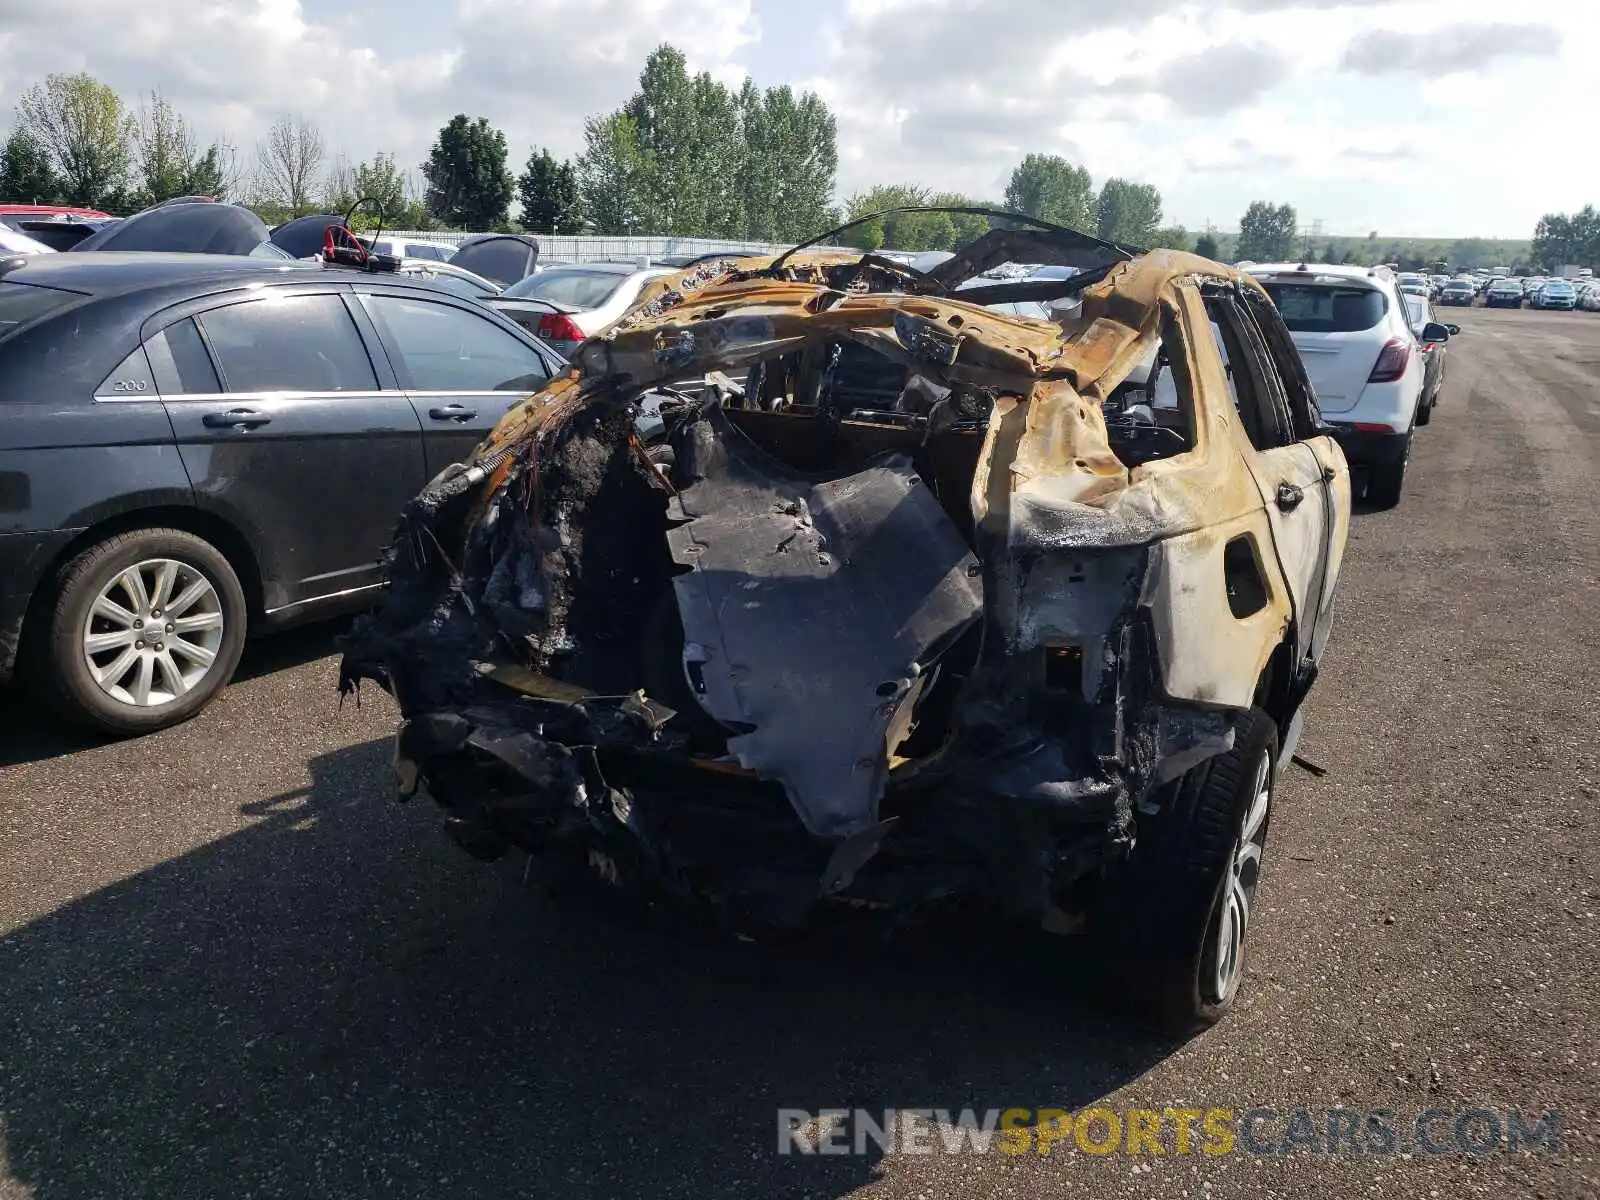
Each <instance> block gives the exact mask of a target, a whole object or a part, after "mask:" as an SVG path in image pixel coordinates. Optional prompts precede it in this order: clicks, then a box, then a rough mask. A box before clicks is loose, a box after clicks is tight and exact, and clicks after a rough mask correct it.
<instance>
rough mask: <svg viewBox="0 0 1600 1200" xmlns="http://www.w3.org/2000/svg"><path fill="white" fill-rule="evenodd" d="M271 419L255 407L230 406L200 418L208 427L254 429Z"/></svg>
mask: <svg viewBox="0 0 1600 1200" xmlns="http://www.w3.org/2000/svg"><path fill="white" fill-rule="evenodd" d="M271 420H272V418H271V417H268V416H263V415H262V414H261V413H258V412H257V411H256V410H255V409H253V408H230V409H229V410H228V411H227V412H220V413H207V414H206V415H205V416H203V417H201V418H200V423H201V424H202V425H204V426H205V427H206V428H207V429H254V428H256V427H257V426H258V425H266V424H268V423H269V422H270V421H271Z"/></svg>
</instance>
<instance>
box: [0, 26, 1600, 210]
mask: <svg viewBox="0 0 1600 1200" xmlns="http://www.w3.org/2000/svg"><path fill="white" fill-rule="evenodd" d="M0 8H3V9H5V10H7V15H6V16H5V18H4V19H3V20H0V114H3V113H6V112H8V111H9V110H10V109H11V107H12V105H13V103H14V101H15V99H16V96H17V95H18V94H19V93H20V91H21V90H22V89H23V88H25V87H26V86H28V85H29V84H30V83H32V82H34V81H35V80H36V79H38V78H39V77H41V76H42V75H43V74H44V73H45V72H48V71H74V70H87V71H89V72H91V73H92V74H94V75H96V76H98V77H100V78H101V79H103V80H105V81H106V82H108V83H110V84H111V85H112V86H114V87H116V88H117V89H118V90H119V91H121V92H122V93H123V94H124V95H125V96H126V97H128V98H129V100H130V101H133V102H135V103H136V102H137V98H138V96H139V95H140V94H141V93H148V91H149V90H150V89H151V88H159V89H160V90H161V91H162V92H163V93H164V94H165V95H166V96H167V98H168V99H170V100H172V101H173V102H174V103H175V104H176V105H177V106H178V108H179V109H180V110H181V111H182V112H184V113H185V115H186V116H188V117H189V118H190V120H191V121H192V123H193V124H194V125H195V126H196V128H197V131H198V132H199V134H200V135H201V136H202V137H204V138H206V139H211V138H216V137H225V138H226V139H227V141H228V142H229V143H231V144H232V145H234V146H236V147H238V149H239V152H240V156H241V158H242V159H245V160H248V159H249V157H250V155H251V152H252V150H253V147H254V145H255V142H256V140H257V139H258V138H259V136H260V134H261V132H262V130H263V129H264V128H265V126H266V125H267V124H268V123H269V122H270V121H271V120H272V119H273V117H274V116H276V115H278V114H279V113H282V112H297V113H303V114H304V115H306V116H308V117H310V118H311V119H312V120H314V121H315V122H316V123H317V124H318V125H319V126H320V128H321V129H322V130H323V132H324V134H325V138H326V141H327V145H328V151H329V156H330V159H331V158H332V157H334V156H335V155H338V154H344V155H346V156H348V157H349V158H351V159H361V158H366V157H369V156H370V155H371V154H373V153H374V152H376V151H380V150H382V151H388V152H392V153H394V154H396V155H397V156H398V157H399V158H400V159H401V161H402V162H404V163H416V162H418V161H420V160H421V158H422V157H423V156H424V154H425V153H426V150H427V146H428V144H429V142H430V141H431V140H432V137H433V135H434V133H435V131H436V130H437V129H438V127H439V125H440V124H442V123H443V122H444V121H445V120H447V119H448V118H449V117H450V116H451V115H452V114H453V113H455V112H459V111H464V112H467V113H470V114H473V115H483V116H487V117H488V118H489V119H490V120H491V121H492V122H494V123H495V124H496V125H499V126H500V127H502V128H504V129H505V130H506V133H507V137H508V139H509V140H510V143H511V147H512V155H513V158H514V159H516V160H517V161H518V162H520V161H521V160H522V159H523V158H524V157H525V156H526V154H527V152H528V150H529V149H530V148H531V147H533V146H535V145H545V146H548V147H550V149H552V150H553V151H554V152H556V153H557V154H563V155H565V154H572V153H575V152H576V151H577V150H578V149H579V148H580V145H581V137H582V121H583V118H584V116H585V115H588V114H591V113H596V112H602V111H606V110H609V109H611V108H614V107H616V106H617V105H619V104H621V103H622V102H623V101H624V100H625V99H626V98H627V96H628V94H629V92H630V91H631V89H632V86H633V83H634V79H635V77H636V75H637V73H638V69H639V66H640V64H641V62H642V60H643V58H644V55H645V54H646V53H648V52H649V50H650V49H651V47H653V46H654V45H656V44H658V43H659V42H662V41H672V42H674V43H675V44H677V45H679V46H681V47H682V48H683V49H684V50H685V52H686V53H687V54H688V55H689V58H690V61H691V65H693V66H695V67H696V68H703V69H706V70H709V71H711V72H713V73H714V74H715V75H716V76H717V77H718V78H721V79H724V80H726V81H728V82H730V83H736V82H737V81H738V80H740V79H741V78H742V77H743V76H745V75H750V76H752V77H753V78H754V79H755V80H756V81H757V82H758V83H761V84H763V85H767V84H775V83H789V84H793V85H796V86H798V87H806V88H812V89H815V90H817V91H818V92H819V93H820V94H821V95H822V96H823V97H824V99H826V100H827V101H828V103H829V104H830V105H831V106H832V107H833V109H834V111H835V113H836V115H837V116H838V119H839V130H840V150H841V161H840V174H839V181H838V183H839V190H840V193H841V195H848V194H849V193H850V192H852V191H854V190H856V189H858V188H861V187H865V186H868V185H870V184H872V183H876V182H891V181H902V180H905V181H913V182H918V183H923V184H927V185H929V186H932V187H936V188H939V189H948V190H955V191H962V192H965V193H967V194H970V195H973V196H977V197H987V198H998V196H999V195H1000V193H1001V191H1002V190H1003V188H1004V183H1005V179H1006V176H1007V175H1008V174H1009V172H1010V169H1011V167H1012V166H1013V165H1014V164H1015V163H1016V161H1017V160H1018V159H1020V158H1021V157H1022V155H1023V154H1025V153H1028V152H1030V151H1039V152H1045V153H1056V154H1062V155H1064V156H1066V157H1067V158H1069V159H1071V160H1073V161H1075V162H1080V163H1082V164H1083V165H1084V166H1086V167H1087V168H1088V169H1089V171H1090V173H1091V174H1092V175H1093V176H1094V177H1095V179H1096V180H1097V181H1098V180H1103V179H1105V178H1106V177H1108V176H1111V175H1121V176H1124V177H1129V178H1134V179H1140V180H1146V181H1149V182H1152V183H1155V184H1156V185H1157V186H1158V187H1159V188H1160V189H1161V192H1162V195H1163V198H1164V201H1165V208H1166V215H1167V218H1168V220H1169V221H1173V222H1178V223H1182V224H1184V225H1186V226H1187V227H1189V228H1191V229H1194V228H1200V227H1203V226H1204V225H1205V224H1206V223H1207V222H1210V223H1213V224H1215V225H1216V226H1218V227H1220V228H1229V227H1232V226H1234V225H1235V224H1236V223H1237V221H1238V217H1239V214H1240V213H1241V212H1242V211H1243V209H1244V207H1245V205H1246V204H1248V203H1249V201H1251V200H1252V199H1269V200H1273V201H1277V202H1288V203H1290V204H1293V205H1294V206H1295V207H1296V209H1297V210H1298V211H1299V213H1300V216H1301V218H1302V221H1304V222H1305V223H1307V224H1309V223H1310V222H1312V221H1319V222H1321V226H1322V228H1323V229H1324V230H1326V231H1327V232H1329V233H1366V232H1367V231H1369V230H1374V229H1375V230H1378V231H1379V232H1380V233H1383V234H1393V235H1401V234H1422V233H1428V234H1440V235H1452V236H1463V235H1469V234H1481V235H1487V236H1508V237H1525V236H1528V235H1529V234H1530V233H1531V231H1532V228H1533V224H1534V222H1535V221H1536V220H1537V219H1538V217H1539V215H1540V214H1541V213H1543V212H1546V211H1551V210H1556V211H1563V210H1570V209H1573V208H1576V207H1578V206H1580V205H1582V204H1585V203H1588V202H1591V201H1600V159H1596V158H1595V157H1594V156H1592V155H1590V154H1589V153H1588V152H1587V146H1586V143H1585V144H1583V145H1582V146H1581V147H1580V146H1574V145H1573V139H1571V138H1570V137H1569V135H1568V131H1569V130H1570V129H1571V128H1573V127H1574V126H1576V125H1578V124H1580V123H1582V122H1584V119H1585V118H1586V117H1587V115H1588V112H1589V109H1590V93H1591V92H1592V90H1593V89H1592V86H1591V84H1590V79H1591V77H1592V66H1591V64H1592V63H1593V62H1594V61H1596V59H1597V57H1600V4H1594V3H1591V2H1590V0H1523V2H1521V3H1519V4H1517V5H1515V6H1512V5H1507V4H1505V3H1504V2H1503V0H1211V2H1207V3H1176V2H1173V0H1115V2H1112V0H388V2H384V0H207V2H206V3H204V4H200V5H196V4H194V3H193V0H141V3H140V4H138V5H136V6H130V5H128V4H126V2H125V0H54V2H53V3H51V4H49V5H31V4H30V5H17V4H14V3H13V0H0ZM0 119H3V118H0Z"/></svg>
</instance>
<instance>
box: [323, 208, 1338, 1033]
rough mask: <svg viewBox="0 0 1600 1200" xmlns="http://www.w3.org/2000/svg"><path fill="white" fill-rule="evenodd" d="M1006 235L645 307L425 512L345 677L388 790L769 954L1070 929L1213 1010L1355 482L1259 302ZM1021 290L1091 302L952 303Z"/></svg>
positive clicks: (1318, 645) (1208, 272)
mask: <svg viewBox="0 0 1600 1200" xmlns="http://www.w3.org/2000/svg"><path fill="white" fill-rule="evenodd" d="M1007 221H1008V224H1009V226H1010V227H1008V228H999V229H996V230H994V231H993V232H991V233H989V234H986V235H985V236H983V237H981V238H979V239H978V240H976V241H974V242H973V243H972V244H971V245H969V246H967V247H966V248H965V249H963V250H961V251H960V252H958V253H957V254H956V255H955V256H954V257H953V258H951V259H949V260H948V261H946V262H944V263H942V264H940V265H938V266H937V267H935V268H933V269H932V270H931V271H929V272H926V273H924V272H919V271H917V270H915V269H914V268H912V267H910V266H908V265H905V264H900V263H896V262H893V261H889V260H887V259H884V258H881V257H879V256H875V255H872V254H870V253H869V254H866V255H863V256H859V257H855V256H848V257H847V256H844V255H841V254H838V253H836V252H835V253H826V254H824V253H811V254H807V253H805V252H804V249H803V248H801V249H800V250H799V251H791V252H790V253H789V254H786V255H782V256H779V257H778V258H776V259H769V260H750V259H743V260H733V259H729V260H725V261H720V262H706V263H700V264H697V265H696V266H694V267H693V268H691V269H689V270H687V271H684V272H682V273H680V274H677V275H674V276H669V277H666V278H664V279H663V280H660V281H657V282H656V283H654V284H652V285H651V286H650V287H648V288H647V289H646V291H645V292H644V293H643V294H642V296H641V299H640V303H639V304H638V305H636V306H635V307H634V308H633V309H632V310H631V311H630V312H629V313H628V314H627V315H626V316H625V317H624V318H623V319H622V320H621V321H620V322H619V323H618V324H617V325H616V326H614V327H613V328H611V329H610V330H608V331H607V332H606V333H604V334H602V335H600V336H597V337H594V338H591V339H590V340H589V341H587V342H585V343H583V345H582V346H581V347H580V348H579V349H578V350H577V352H576V354H575V355H574V365H575V367H576V370H575V371H574V372H573V373H572V374H571V375H569V376H567V377H564V378H562V379H560V380H558V381H556V382H555V383H554V384H553V385H552V386H551V387H549V388H548V389H546V391H544V392H542V393H541V394H539V395H538V396H535V397H533V398H531V399H530V400H529V401H527V402H526V403H524V404H522V405H521V406H519V407H518V408H515V409H513V410H512V411H511V413H510V414H509V415H508V416H507V418H506V419H505V420H504V421H503V422H502V423H501V425H500V426H499V427H498V428H497V429H496V430H495V431H494V433H493V434H492V435H491V436H490V438H489V439H488V440H487V441H486V442H485V443H484V444H483V445H482V446H481V447H480V448H479V450H478V453H477V455H476V458H475V460H474V461H473V462H472V463H471V464H470V465H469V466H467V467H465V468H460V469H456V470H453V471H451V472H447V473H446V474H445V475H443V476H441V477H440V478H439V479H438V480H436V481H434V483H433V484H432V485H431V486H430V487H429V488H428V490H427V491H425V492H424V493H423V494H422V495H421V496H420V497H419V498H418V499H417V500H416V501H415V502H414V503H413V504H412V505H411V506H410V508H409V509H408V510H407V512H406V513H405V514H404V516H403V518H402V520H401V523H400V529H399V532H398V535H397V539H396V544H395V548H394V559H393V564H392V573H393V586H392V593H391V595H390V597H389V599H388V600H387V602H386V605H385V607H384V609H383V610H382V611H380V612H379V613H378V614H377V615H376V616H375V617H374V618H372V619H370V620H369V621H367V622H366V623H365V624H364V625H362V626H360V627H358V629H357V631H356V632H355V634H354V635H353V637H352V640H351V643H350V644H349V646H348V647H347V652H346V659H345V664H344V679H343V686H345V687H346V688H347V689H348V688H354V687H356V686H358V684H359V681H360V680H361V679H363V678H370V679H374V680H377V681H378V682H380V683H381V684H382V685H383V686H384V687H386V688H388V689H389V690H390V691H392V692H393V694H394V695H395V697H396V698H397V699H398V701H399V703H400V706H401V708H402V711H403V714H404V718H405V719H404V722H403V724H402V726H401V729H400V732H399V733H398V735H397V764H398V770H399V773H400V778H401V790H402V793H403V794H410V793H411V792H414V791H415V790H417V788H418V787H419V786H420V785H425V786H426V789H427V791H428V792H429V793H430V794H431V795H432V796H433V797H434V798H435V799H436V800H437V801H438V802H439V803H440V804H441V805H442V806H443V807H444V808H445V810H446V811H447V814H448V815H447V821H448V826H449V828H450V830H451V831H452V833H453V834H454V835H455V836H456V838H457V839H458V840H459V841H460V842H461V843H462V844H463V845H464V846H465V847H466V848H467V849H468V850H470V851H472V852H474V853H476V854H479V855H481V856H484V857H492V856H494V855H496V854H498V853H500V852H502V851H504V850H505V849H506V848H507V847H508V846H511V845H516V846H520V847H523V848H526V849H528V850H529V851H532V852H536V853H546V852H557V851H559V850H560V849H561V848H563V847H566V848H571V849H573V850H575V851H576V852H577V858H578V859H579V860H582V861H586V862H587V863H588V864H589V865H590V866H593V867H594V868H596V869H597V870H598V871H599V872H600V873H601V874H602V875H603V876H604V877H605V878H607V879H608V880H609V881H611V882H614V883H615V882H630V881H635V880H637V881H641V882H644V883H648V884H651V885H653V886H657V887H661V888H664V889H666V890H668V891H672V892H677V893H681V894H685V895H690V896H694V897H698V898H700V899H703V900H707V901H709V902H711V903H712V904H714V905H715V906H717V908H718V909H719V910H721V911H724V912H727V913H730V914H735V915H737V916H739V917H741V918H744V919H746V920H754V921H758V922H761V923H765V924H771V925H779V926H784V925H791V924H795V923H798V922H800V921H803V920H804V919H806V918H807V917H808V916H809V915H811V914H812V913H813V912H814V911H816V910H817V909H819V908H820V907H823V906H826V905H828V904H830V903H839V904H848V905H853V906H856V907H866V908H877V909H886V910H891V911H897V912H904V911H906V910H910V909H916V908H921V907H924V906H930V905H936V904H938V903H940V902H945V901H955V900H964V901H974V900H976V901H979V902H983V903H987V904H990V905H993V906H995V907H997V908H999V909H1001V910H1004V911H1006V912H1008V913H1010V914H1013V915H1015V916H1019V917H1022V918H1024V919H1027V920H1033V921H1038V922H1040V923H1042V924H1043V925H1045V926H1046V927H1048V928H1055V929H1065V928H1078V927H1083V926H1085V925H1086V927H1087V930H1088V931H1089V932H1090V933H1091V934H1092V935H1094V936H1095V937H1096V938H1098V939H1099V940H1100V942H1101V944H1102V949H1103V952H1104V960H1105V961H1106V963H1107V964H1108V966H1110V967H1111V968H1112V969H1111V971H1110V975H1111V977H1112V978H1114V979H1116V980H1118V981H1119V982H1120V984H1121V985H1122V987H1123V988H1124V990H1125V991H1126V992H1127V993H1128V994H1129V995H1130V997H1131V998H1132V999H1134V1000H1135V1001H1137V1002H1139V1003H1140V1004H1141V1005H1142V1006H1144V1007H1147V1008H1150V1009H1152V1010H1154V1011H1155V1012H1157V1013H1158V1014H1159V1015H1161V1016H1163V1017H1165V1018H1168V1019H1171V1020H1175V1021H1177V1022H1179V1023H1189V1022H1194V1021H1196V1020H1202V1021H1203V1020H1207V1019H1212V1018H1214V1017H1215V1016H1216V1015H1218V1014H1220V1012H1221V1011H1223V1009H1224V1008H1225V1007H1226V1006H1227V1004H1228V1003H1229V1002H1230V1001H1231V999H1232V996H1233V994H1234V990H1235V989H1236V987H1237V984H1238V976H1239V971H1240V969H1241V966H1242V955H1243V948H1244V945H1245V935H1246V932H1247V928H1248V921H1249V908H1250V904H1251V902H1252V900H1253V897H1254V893H1255V883H1256V879H1257V877H1258V875H1259V866H1260V855H1261V849H1262V847H1263V846H1264V844H1265V836H1266V827H1267V819H1268V815H1269V809H1270V801H1271V793H1272V787H1273V782H1274V778H1275V774H1276V770H1277V767H1278V763H1279V761H1280V758H1281V759H1284V760H1287V757H1288V755H1289V754H1290V752H1291V751H1292V746H1293V743H1294V740H1295V739H1296V738H1297V736H1298V732H1299V715H1300V712H1301V703H1302V701H1303V700H1304V698H1305V695H1306V693H1307V691H1308V689H1309V688H1310V686H1311V684H1312V682H1313V681H1314V679H1315V676H1316V663H1317V660H1318V658H1319V656H1320V654H1321V652H1322V648H1323V644H1324V642H1325V640H1326V637H1327V633H1328V627H1329V622H1330V619H1331V615H1332V602H1333V592H1334V583H1335V580H1336V577H1337V574H1338V569H1339V563H1340V558H1341V555H1342V551H1343V547H1344V541H1345V535H1346V531H1347V528H1348V519H1349V475H1348V470H1347V468H1346V465H1345V462H1344V459H1343V456H1342V454H1341V453H1340V451H1339V449H1338V447H1337V445H1336V444H1335V443H1334V442H1333V441H1332V440H1331V438H1329V437H1328V436H1326V432H1327V431H1326V427H1325V426H1324V425H1323V424H1322V422H1321V420H1320V418H1319V417H1318V415H1317V411H1316V407H1315V401H1314V398H1313V396H1312V392H1311V388H1310V386H1309V384H1308V383H1307V381H1306V379H1305V376H1304V373H1303V371H1302V370H1301V368H1300V365H1299V360H1298V358H1297V356H1296V354H1295V352H1294V349H1293V346H1292V343H1291V342H1290V340H1289V336H1288V333H1287V331H1286V330H1285V329H1284V327H1283V324H1282V322H1281V320H1280V319H1279V318H1278V316H1277V313H1276V310H1275V309H1274V308H1273V307H1272V304H1271V302H1270V300H1269V299H1268V298H1267V297H1266V295H1265V293H1264V292H1263V291H1262V290H1261V288H1260V287H1259V286H1258V285H1257V284H1256V283H1255V282H1254V281H1252V280H1250V279H1248V278H1247V277H1245V276H1242V275H1239V274H1237V273H1236V272H1234V271H1233V270H1231V269H1230V268H1227V267H1224V266H1221V265H1219V264H1217V263H1214V262H1210V261H1207V260H1204V259H1200V258H1196V257H1194V256H1191V255H1186V254H1181V253H1176V252H1170V251H1155V252H1150V253H1142V252H1138V251H1135V250H1133V249H1131V248H1128V247H1123V246H1119V245H1115V244H1112V243H1108V242H1102V241H1099V240H1096V239H1094V238H1090V237H1086V236H1084V235H1082V234H1079V233H1076V232H1073V231H1070V230H1065V229H1061V228H1058V227H1055V226H1050V225H1047V224H1045V223H1042V222H1033V221H1031V220H1030V219H1028V218H1020V217H1015V216H1008V218H1007ZM1007 261H1021V262H1033V263H1051V264H1059V265H1063V266H1070V267H1073V268H1075V269H1076V273H1075V274H1072V275H1071V276H1070V278H1066V279H1048V280H1042V281H1039V280H1036V281H1023V282H1003V283H995V284H993V285H988V286H985V285H981V284H980V285H979V286H970V283H969V281H971V280H973V279H974V278H975V277H977V276H979V275H980V274H981V273H982V272H984V271H986V270H989V269H991V268H993V267H995V266H996V265H998V264H1000V263H1003V262H1007ZM963 283H969V286H967V287H965V288H962V287H961V285H962V284H963ZM958 288H959V289H960V291H959V293H958V291H957V289H958ZM1019 301H1045V302H1048V303H1050V304H1051V305H1052V311H1054V312H1055V313H1056V314H1057V316H1058V318H1059V319H1058V320H1055V321H1045V320H1038V319H1031V318H1027V317H1019V316H1012V315H1008V313H1007V312H1006V311H1003V310H1002V311H997V309H996V308H991V307H989V306H990V305H995V306H1009V308H1010V309H1011V310H1012V311H1014V310H1015V307H1016V302H1019ZM864 359H865V360H870V361H869V362H867V364H866V365H863V360H864ZM852 364H854V365H853V366H852ZM741 373H743V374H744V375H745V379H744V383H743V385H742V386H740V385H735V384H734V383H733V382H732V380H731V378H730V376H731V375H737V374H741ZM685 381H695V384H696V386H694V387H689V386H684V388H683V390H682V391H674V390H673V387H674V385H683V384H685ZM700 381H709V382H708V384H707V386H704V387H701V386H699V383H700ZM652 393H653V394H654V397H653V400H652V403H653V405H654V407H653V409H652V413H653V415H654V418H657V419H655V420H654V421H653V423H652V424H651V426H650V428H651V429H653V430H657V431H658V432H657V433H656V435H655V436H653V437H650V438H648V439H642V438H641V436H640V433H639V430H640V429H641V428H643V427H644V426H643V425H642V423H641V422H640V421H639V419H638V418H639V414H640V406H641V399H642V398H643V397H646V396H647V395H651V394H652Z"/></svg>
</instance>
